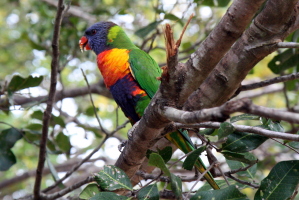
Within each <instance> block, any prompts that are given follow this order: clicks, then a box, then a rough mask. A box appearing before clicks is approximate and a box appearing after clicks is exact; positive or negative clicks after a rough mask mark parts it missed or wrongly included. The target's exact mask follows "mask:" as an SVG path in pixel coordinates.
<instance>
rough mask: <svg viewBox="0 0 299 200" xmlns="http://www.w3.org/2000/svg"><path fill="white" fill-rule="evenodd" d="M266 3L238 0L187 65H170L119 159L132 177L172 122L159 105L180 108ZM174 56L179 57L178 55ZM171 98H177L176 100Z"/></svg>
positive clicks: (120, 164)
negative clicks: (162, 112) (147, 152)
mask: <svg viewBox="0 0 299 200" xmlns="http://www.w3.org/2000/svg"><path fill="white" fill-rule="evenodd" d="M263 2H264V1H261V0H256V1H246V0H239V1H234V3H233V4H232V6H231V7H230V8H229V10H228V12H227V13H226V14H225V16H224V17H223V19H222V20H221V22H220V23H219V24H218V25H217V27H216V28H215V29H214V30H213V31H212V33H211V34H210V35H209V36H208V37H207V39H206V40H205V41H204V42H203V43H202V45H201V46H200V48H199V49H198V50H197V51H196V52H195V53H194V54H192V55H191V57H190V59H189V61H188V62H187V64H185V65H180V64H179V65H176V66H168V67H174V68H170V69H169V70H172V71H171V72H170V73H169V81H167V79H166V80H165V79H164V80H163V78H165V77H163V75H162V84H161V87H160V90H159V91H158V92H157V93H156V95H155V97H154V98H153V99H152V101H151V103H150V105H149V106H148V107H147V109H146V111H145V114H144V116H143V117H142V119H141V120H140V121H139V123H138V125H136V126H134V127H133V128H132V131H131V134H132V136H131V138H130V139H129V141H128V143H127V145H126V147H125V148H124V151H123V152H122V154H121V156H120V157H119V159H118V160H117V162H116V166H118V167H120V168H121V169H123V170H124V171H125V172H126V173H127V175H128V176H129V177H131V178H132V177H133V176H134V174H135V172H136V171H137V170H138V169H139V168H140V165H141V164H142V162H143V161H144V157H145V153H146V151H147V149H149V148H151V147H152V146H153V145H154V144H155V143H156V141H157V139H158V137H159V136H160V134H161V132H162V131H163V130H164V128H165V127H167V126H168V125H170V124H169V123H170V120H168V119H167V118H165V117H163V116H161V115H160V114H159V112H158V110H159V106H162V107H163V106H166V105H169V104H172V105H175V107H178V108H179V107H180V106H182V105H183V103H184V102H185V101H186V99H187V97H188V96H189V95H190V94H191V93H192V92H193V91H194V90H195V89H196V88H198V87H199V85H200V84H201V83H202V82H203V81H204V79H205V77H207V76H208V74H209V73H210V72H211V71H212V69H213V68H214V66H215V65H216V64H217V63H218V62H219V60H220V59H221V58H222V56H223V55H224V54H225V53H226V52H227V51H228V50H229V49H230V47H231V45H232V44H233V43H234V42H235V41H236V40H237V39H238V38H239V37H240V36H241V34H242V33H243V31H244V30H245V28H246V26H247V25H248V24H249V23H250V21H251V20H252V18H253V16H254V14H255V13H256V12H257V10H258V8H259V7H260V5H261V4H262V3H263ZM244 5H245V6H244ZM232 30H233V31H232ZM173 57H174V58H173V59H176V57H175V56H173ZM168 63H171V61H168ZM173 63H176V62H175V61H174V62H173ZM178 86H181V87H180V88H179V87H178ZM171 99H174V103H173V102H172V100H171ZM167 143H168V142H167ZM168 144H169V143H168ZM159 145H161V147H162V146H163V145H164V144H161V143H159ZM155 147H156V146H155ZM143 166H146V164H145V165H143ZM152 169H153V168H152V167H145V168H142V170H144V171H151V170H152ZM139 178H141V177H138V178H136V177H134V180H133V179H132V182H133V183H134V184H136V183H137V182H136V180H139Z"/></svg>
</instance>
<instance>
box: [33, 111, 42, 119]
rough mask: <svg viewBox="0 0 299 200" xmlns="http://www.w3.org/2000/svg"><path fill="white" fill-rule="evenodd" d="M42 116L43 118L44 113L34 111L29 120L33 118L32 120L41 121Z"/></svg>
mask: <svg viewBox="0 0 299 200" xmlns="http://www.w3.org/2000/svg"><path fill="white" fill-rule="evenodd" d="M43 116H44V113H43V112H42V111H41V110H37V111H34V112H33V113H32V114H31V118H33V119H38V120H40V121H42V120H43Z"/></svg>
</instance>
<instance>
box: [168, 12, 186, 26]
mask: <svg viewBox="0 0 299 200" xmlns="http://www.w3.org/2000/svg"><path fill="white" fill-rule="evenodd" d="M164 19H169V20H172V21H176V22H179V23H180V24H181V25H182V26H183V25H184V23H183V22H182V20H181V19H180V18H178V17H177V16H175V15H173V14H170V13H167V14H165V15H164Z"/></svg>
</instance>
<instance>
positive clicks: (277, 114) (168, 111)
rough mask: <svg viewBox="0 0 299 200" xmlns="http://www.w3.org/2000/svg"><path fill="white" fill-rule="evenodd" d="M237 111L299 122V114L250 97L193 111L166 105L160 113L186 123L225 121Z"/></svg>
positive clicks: (172, 119)
mask: <svg viewBox="0 0 299 200" xmlns="http://www.w3.org/2000/svg"><path fill="white" fill-rule="evenodd" d="M235 112H244V113H249V114H254V115H258V116H261V117H267V118H270V119H275V120H284V121H287V122H290V123H298V124H299V114H296V113H293V112H287V111H281V110H278V109H273V108H267V107H263V106H257V105H254V104H253V103H252V102H251V100H249V99H240V100H236V101H229V102H227V103H225V104H223V105H222V106H220V107H214V108H209V109H202V110H199V111H193V112H188V111H183V110H178V109H176V108H172V107H164V108H162V109H160V110H159V113H160V114H161V115H162V116H164V117H166V118H168V119H169V120H171V121H174V122H181V123H184V124H192V123H199V122H203V121H223V120H225V119H227V118H228V117H229V115H230V114H232V113H235Z"/></svg>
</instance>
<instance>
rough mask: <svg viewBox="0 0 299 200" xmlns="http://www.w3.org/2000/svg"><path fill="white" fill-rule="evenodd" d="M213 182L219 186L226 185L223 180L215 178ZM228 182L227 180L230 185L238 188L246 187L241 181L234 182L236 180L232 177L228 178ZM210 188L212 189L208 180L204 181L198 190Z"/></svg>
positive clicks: (223, 186) (224, 186)
mask: <svg viewBox="0 0 299 200" xmlns="http://www.w3.org/2000/svg"><path fill="white" fill-rule="evenodd" d="M215 182H216V183H217V185H219V187H220V188H226V187H227V183H226V181H225V180H215ZM228 182H229V184H230V185H235V186H237V188H238V189H239V190H241V189H244V188H246V187H247V186H246V185H244V184H242V183H238V182H236V181H234V180H232V179H228ZM211 189H213V188H212V187H211V185H210V184H209V183H208V182H205V184H204V185H203V186H202V187H201V188H199V189H198V192H200V191H208V190H211Z"/></svg>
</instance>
